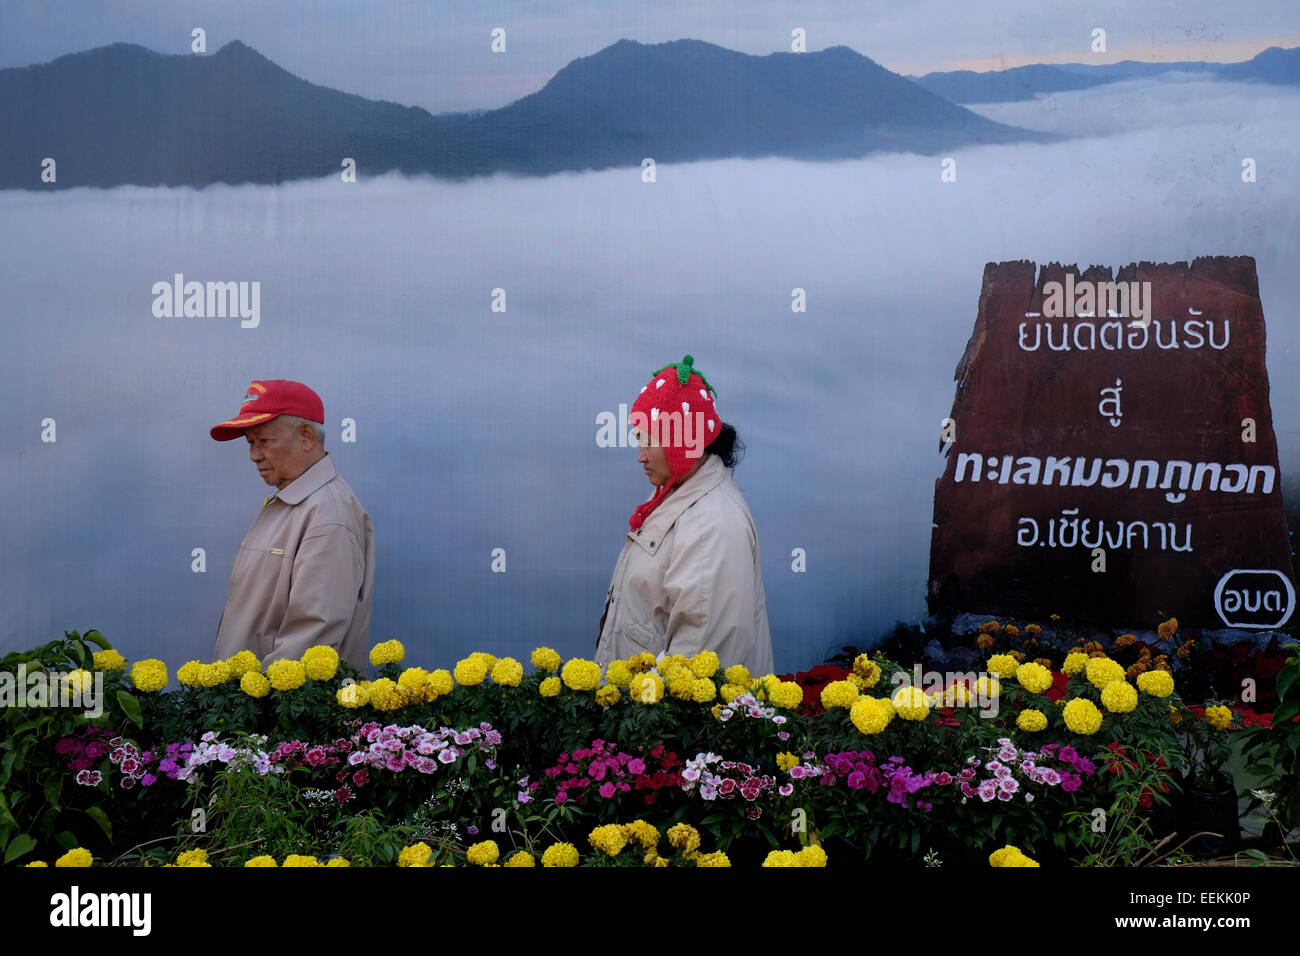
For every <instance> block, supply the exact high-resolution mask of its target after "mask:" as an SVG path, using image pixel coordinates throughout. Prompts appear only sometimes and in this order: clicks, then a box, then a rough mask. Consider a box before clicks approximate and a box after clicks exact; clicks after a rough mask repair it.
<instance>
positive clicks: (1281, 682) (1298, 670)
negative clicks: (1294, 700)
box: [1277, 665, 1300, 700]
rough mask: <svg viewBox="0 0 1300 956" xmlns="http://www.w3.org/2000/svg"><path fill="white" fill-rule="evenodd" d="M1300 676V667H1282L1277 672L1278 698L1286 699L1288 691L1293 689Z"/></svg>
mask: <svg viewBox="0 0 1300 956" xmlns="http://www.w3.org/2000/svg"><path fill="white" fill-rule="evenodd" d="M1297 677H1300V667H1291V666H1290V665H1288V666H1286V667H1284V668H1282V669H1281V670H1280V671H1278V674H1277V699H1278V700H1285V699H1286V692H1287V691H1289V690H1290V689H1291V685H1292V684H1294V683H1295V681H1296V678H1297Z"/></svg>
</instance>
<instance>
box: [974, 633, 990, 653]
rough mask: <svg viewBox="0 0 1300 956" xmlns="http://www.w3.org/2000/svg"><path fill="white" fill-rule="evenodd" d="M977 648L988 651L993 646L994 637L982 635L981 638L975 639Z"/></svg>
mask: <svg viewBox="0 0 1300 956" xmlns="http://www.w3.org/2000/svg"><path fill="white" fill-rule="evenodd" d="M975 646H976V647H978V648H979V649H980V650H981V651H987V650H988V649H989V648H990V647H992V646H993V635H992V634H981V635H980V636H979V637H977V638H975Z"/></svg>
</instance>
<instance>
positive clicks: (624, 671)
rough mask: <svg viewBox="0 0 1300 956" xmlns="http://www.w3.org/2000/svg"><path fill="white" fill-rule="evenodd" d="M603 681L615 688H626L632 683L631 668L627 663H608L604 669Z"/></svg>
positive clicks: (621, 661)
mask: <svg viewBox="0 0 1300 956" xmlns="http://www.w3.org/2000/svg"><path fill="white" fill-rule="evenodd" d="M605 680H606V681H608V682H609V683H610V684H613V685H614V686H615V687H626V686H627V685H628V684H629V683H631V681H632V668H631V667H629V666H628V663H627V661H625V660H617V661H610V662H609V666H608V667H606V668H605Z"/></svg>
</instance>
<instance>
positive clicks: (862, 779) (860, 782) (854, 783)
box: [845, 770, 867, 790]
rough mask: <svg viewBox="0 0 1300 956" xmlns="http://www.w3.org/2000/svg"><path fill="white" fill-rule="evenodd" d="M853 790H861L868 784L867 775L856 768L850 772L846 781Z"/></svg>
mask: <svg viewBox="0 0 1300 956" xmlns="http://www.w3.org/2000/svg"><path fill="white" fill-rule="evenodd" d="M845 782H846V783H847V784H848V785H849V787H850V788H851V789H853V790H861V789H863V788H864V787H866V785H867V775H866V774H864V773H863V772H862V771H860V770H855V771H853V772H852V773H851V774H849V779H848V780H846V781H845Z"/></svg>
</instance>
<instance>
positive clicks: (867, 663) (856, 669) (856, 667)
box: [853, 654, 880, 690]
mask: <svg viewBox="0 0 1300 956" xmlns="http://www.w3.org/2000/svg"><path fill="white" fill-rule="evenodd" d="M853 673H854V674H855V675H857V676H858V677H860V678H861V679H862V688H863V689H864V690H867V689H870V688H872V687H875V686H876V683H877V682H878V681H879V680H880V665H879V664H877V663H876V662H875V661H873V660H872V659H871V658H870V657H868V656H867V655H866V654H859V655H858V656H857V657H855V658H854V659H853Z"/></svg>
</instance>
